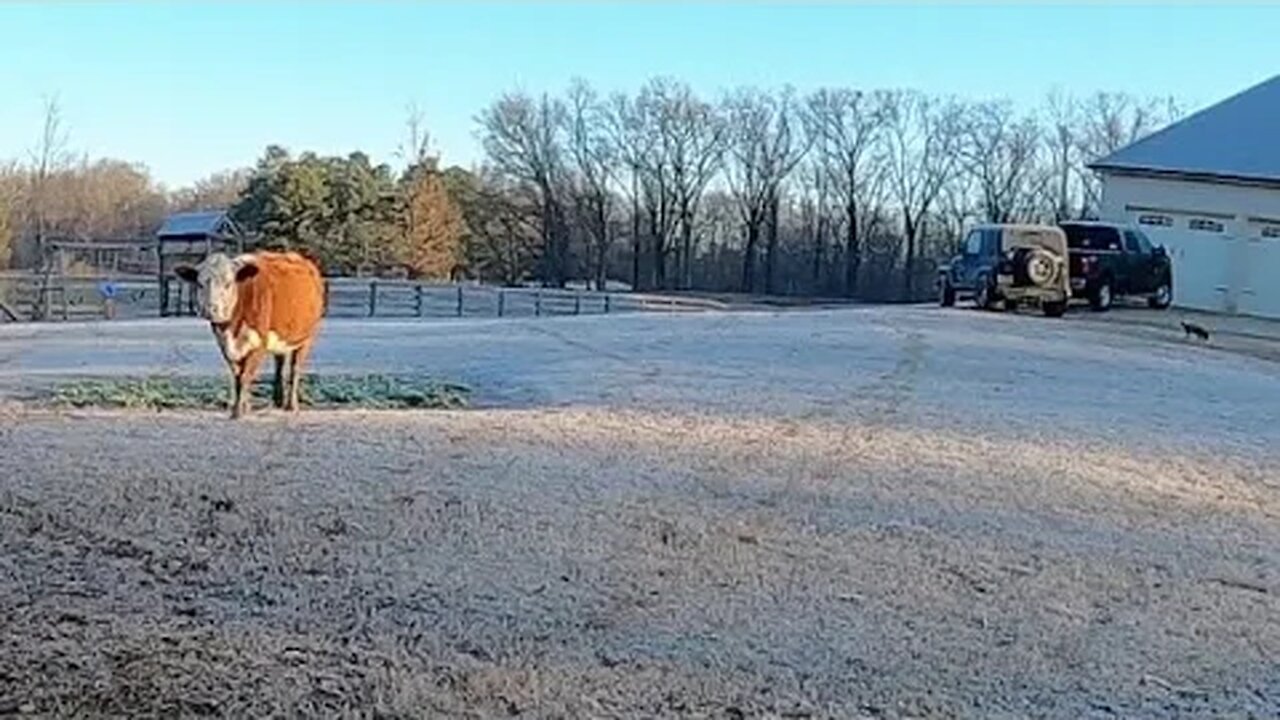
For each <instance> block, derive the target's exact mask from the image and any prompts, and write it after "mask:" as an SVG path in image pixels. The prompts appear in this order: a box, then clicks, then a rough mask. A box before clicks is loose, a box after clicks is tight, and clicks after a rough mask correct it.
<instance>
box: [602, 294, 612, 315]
mask: <svg viewBox="0 0 1280 720" xmlns="http://www.w3.org/2000/svg"><path fill="white" fill-rule="evenodd" d="M611 297H613V296H612V295H610V294H609V293H605V295H604V314H605V315H608V314H609V298H611Z"/></svg>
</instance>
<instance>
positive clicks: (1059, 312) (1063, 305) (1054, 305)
mask: <svg viewBox="0 0 1280 720" xmlns="http://www.w3.org/2000/svg"><path fill="white" fill-rule="evenodd" d="M1040 309H1041V310H1043V311H1044V314H1045V316H1046V317H1054V318H1056V317H1062V316H1063V315H1064V314H1066V312H1067V301H1066V300H1061V301H1059V302H1044V303H1041V304H1040Z"/></svg>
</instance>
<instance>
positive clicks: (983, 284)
mask: <svg viewBox="0 0 1280 720" xmlns="http://www.w3.org/2000/svg"><path fill="white" fill-rule="evenodd" d="M994 294H995V293H993V292H991V279H990V278H988V277H987V276H986V275H979V276H978V286H977V288H975V289H974V291H973V304H974V305H975V306H977V307H978V308H979V309H981V310H989V309H991V305H992V304H993V303H994V301H995V298H994V297H993V295H994Z"/></svg>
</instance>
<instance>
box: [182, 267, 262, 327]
mask: <svg viewBox="0 0 1280 720" xmlns="http://www.w3.org/2000/svg"><path fill="white" fill-rule="evenodd" d="M174 272H175V273H176V274H177V275H178V277H180V278H182V279H183V280H185V281H187V282H189V283H191V284H192V285H193V286H195V288H196V307H198V308H199V311H200V315H201V316H202V317H204V318H207V319H208V320H209V322H211V323H213V324H215V325H225V324H227V323H229V322H231V316H232V314H233V313H234V312H235V309H236V299H237V297H238V295H239V291H238V288H237V283H241V282H244V281H245V280H248V279H249V278H251V277H253V276H254V275H256V274H257V273H258V266H257V265H254V264H253V260H252V258H251V257H249V256H246V255H241V256H239V257H235V258H230V257H227V256H226V255H223V254H222V253H214V254H212V255H210V256H208V257H206V258H205V259H204V260H203V261H202V262H201V263H200V264H199V265H196V266H194V267H192V266H191V265H179V266H178V267H176V268H174Z"/></svg>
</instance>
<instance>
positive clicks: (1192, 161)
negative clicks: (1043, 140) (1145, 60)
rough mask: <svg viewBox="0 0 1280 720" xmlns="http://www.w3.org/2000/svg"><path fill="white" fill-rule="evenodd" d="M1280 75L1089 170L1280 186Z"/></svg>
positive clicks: (1146, 139)
mask: <svg viewBox="0 0 1280 720" xmlns="http://www.w3.org/2000/svg"><path fill="white" fill-rule="evenodd" d="M1278 138H1280V75H1277V76H1275V77H1273V78H1271V79H1270V80H1267V81H1266V82H1263V83H1261V84H1259V85H1255V86H1253V87H1251V88H1249V89H1248V90H1245V91H1244V92H1241V93H1239V94H1237V95H1233V96H1231V97H1229V98H1227V99H1226V100H1223V101H1222V102H1220V103H1218V104H1217V105H1212V106H1210V107H1208V108H1205V109H1204V110H1201V111H1200V112H1197V113H1195V114H1193V115H1190V116H1188V117H1186V118H1184V119H1183V120H1181V121H1179V122H1176V123H1174V124H1172V125H1170V126H1169V127H1167V128H1165V129H1163V130H1160V131H1159V132H1156V133H1153V134H1151V135H1148V136H1147V137H1145V138H1143V139H1141V140H1138V141H1137V142H1135V143H1133V144H1131V145H1127V146H1125V147H1123V148H1121V149H1119V150H1117V151H1115V152H1114V153H1112V154H1110V155H1108V156H1106V157H1104V158H1101V159H1099V160H1096V161H1094V162H1093V163H1091V164H1090V165H1089V167H1090V168H1093V169H1095V170H1113V171H1121V172H1123V171H1133V172H1147V173H1154V174H1160V175H1178V176H1184V177H1196V178H1203V179H1210V180H1212V179H1218V180H1235V181H1245V182H1263V183H1268V184H1270V183H1280V140H1278Z"/></svg>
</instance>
